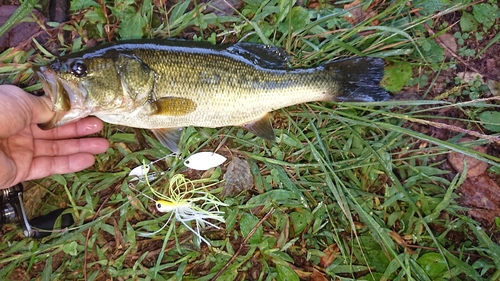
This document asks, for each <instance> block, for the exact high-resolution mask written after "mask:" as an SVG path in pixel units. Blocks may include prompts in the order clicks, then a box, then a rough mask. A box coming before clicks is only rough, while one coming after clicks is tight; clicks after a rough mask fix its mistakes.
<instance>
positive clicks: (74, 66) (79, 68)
mask: <svg viewBox="0 0 500 281" xmlns="http://www.w3.org/2000/svg"><path fill="white" fill-rule="evenodd" d="M69 67H70V69H71V73H73V75H75V76H76V77H83V76H85V75H86V74H87V66H86V65H85V63H84V62H83V61H81V60H75V61H73V62H71V63H70V65H69Z"/></svg>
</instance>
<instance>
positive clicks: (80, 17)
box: [0, 0, 500, 280]
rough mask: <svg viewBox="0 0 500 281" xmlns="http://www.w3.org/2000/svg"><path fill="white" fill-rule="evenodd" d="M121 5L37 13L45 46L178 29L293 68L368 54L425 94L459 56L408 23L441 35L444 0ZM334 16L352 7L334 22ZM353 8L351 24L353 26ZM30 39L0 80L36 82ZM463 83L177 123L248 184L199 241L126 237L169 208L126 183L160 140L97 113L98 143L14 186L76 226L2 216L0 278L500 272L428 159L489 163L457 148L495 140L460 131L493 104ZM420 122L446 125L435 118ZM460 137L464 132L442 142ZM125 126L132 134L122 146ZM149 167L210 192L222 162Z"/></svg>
mask: <svg viewBox="0 0 500 281" xmlns="http://www.w3.org/2000/svg"><path fill="white" fill-rule="evenodd" d="M133 3H135V2H134V1H126V0H122V1H115V2H114V3H107V4H106V7H107V9H105V10H103V9H102V8H103V5H102V4H100V2H99V1H97V2H93V1H83V0H74V1H72V2H71V5H72V6H71V7H72V13H74V15H75V17H74V19H73V20H72V21H70V22H69V23H68V24H65V25H58V24H56V23H52V24H50V25H51V26H55V28H58V29H59V30H60V31H61V32H62V31H63V30H65V31H67V32H69V33H70V34H71V36H72V37H74V38H75V40H72V43H68V42H66V41H64V42H63V37H62V36H59V37H57V38H56V40H60V41H61V42H60V43H62V44H61V48H60V49H59V50H58V52H59V53H69V52H72V51H76V50H78V49H80V48H83V46H85V45H86V44H87V43H88V42H92V41H94V42H96V41H97V42H100V41H107V40H112V41H114V40H119V39H126V38H141V37H182V38H188V39H190V40H203V41H209V42H213V43H215V42H217V43H220V42H224V43H230V42H235V41H238V40H243V41H250V42H262V43H266V44H273V45H276V46H280V47H282V48H284V49H285V50H286V51H287V52H288V53H289V54H290V55H291V57H292V60H291V62H290V63H291V64H292V65H294V66H312V65H317V64H319V63H322V62H325V61H328V60H330V59H334V58H338V57H345V56H352V55H371V56H377V57H382V58H384V59H385V60H386V61H387V62H388V68H390V67H396V69H398V70H400V71H401V72H402V73H405V72H408V73H409V74H410V75H406V76H405V75H397V74H394V73H392V74H391V72H390V71H388V74H387V75H388V76H387V77H386V79H385V80H384V86H385V87H388V88H391V89H393V91H396V93H395V95H398V94H399V93H398V92H399V91H400V90H401V89H414V88H415V87H419V89H418V90H419V94H420V96H426V97H428V96H429V93H430V92H431V89H432V87H433V85H434V84H435V83H437V82H436V81H437V80H436V79H437V77H438V75H435V74H436V73H437V74H439V73H442V72H445V71H447V70H449V69H453V68H456V65H457V64H459V63H458V62H457V61H455V60H453V59H452V60H445V57H444V50H443V49H442V47H441V46H440V45H439V44H436V41H435V40H434V38H433V37H432V36H431V35H429V33H427V32H426V29H425V26H424V24H426V25H430V26H432V27H433V28H434V30H435V31H437V33H439V32H446V31H447V30H448V29H449V27H448V26H444V25H443V26H440V24H442V21H441V19H442V17H443V16H446V15H447V14H451V13H456V15H460V14H462V13H464V12H465V11H470V9H471V7H470V5H471V3H470V2H468V1H462V2H461V3H460V4H456V5H453V6H451V5H446V4H439V3H441V2H435V1H420V2H419V1H417V2H414V4H413V5H408V4H407V3H408V2H407V1H394V2H391V3H389V2H382V3H380V2H374V1H364V2H362V3H361V4H358V5H357V6H356V5H355V6H352V7H350V8H345V7H344V6H343V5H340V4H338V5H332V4H330V3H329V2H327V1H318V2H311V3H310V2H305V3H306V4H307V5H303V6H295V5H293V3H294V2H293V1H278V0H269V1H264V2H261V1H253V0H247V1H245V5H244V6H243V7H242V8H241V9H239V10H236V11H235V13H234V15H230V14H228V13H227V11H226V12H224V13H222V15H220V16H216V15H215V14H214V13H213V12H204V11H206V8H207V7H210V4H208V6H205V5H203V4H195V3H190V2H179V3H177V4H173V5H170V2H168V3H167V4H168V5H165V6H158V5H157V3H156V2H152V1H148V0H146V1H142V2H141V4H140V5H137V4H134V5H130V4H133ZM215 9H216V10H217V8H215ZM346 9H347V10H346ZM359 9H361V10H359ZM347 12H350V13H351V14H353V15H355V16H353V17H352V18H346V17H345V16H346V15H347V14H346V13H347ZM359 13H361V14H359ZM363 15H366V16H367V17H366V19H364V20H361V21H359V22H357V21H356V20H357V19H360V17H361V16H363ZM471 15H474V14H473V13H471ZM495 21H496V24H497V25H495V24H493V25H491V26H489V23H488V26H489V27H488V28H489V29H488V30H490V31H493V30H498V19H495ZM481 22H488V21H487V20H483V19H482V21H477V24H478V25H479V26H481V27H483V26H484V24H481ZM485 28H486V27H485ZM497 37H498V36H495V37H493V38H492V39H491V40H498V38H497ZM495 38H496V39H495ZM486 46H491V44H489V43H488V44H487V45H486ZM481 51H483V50H481ZM33 52H34V51H28V52H26V51H21V50H16V49H8V50H6V51H5V52H3V53H2V54H0V61H1V62H2V64H1V68H0V72H1V73H3V74H2V76H1V77H0V78H1V79H2V83H16V84H20V85H25V86H26V87H27V90H30V91H32V90H36V89H40V86H39V84H34V85H31V84H30V82H29V81H31V80H30V79H31V77H32V71H31V69H30V68H29V65H30V64H31V63H35V64H40V63H44V62H46V61H47V59H48V58H47V55H46V54H44V53H41V52H40V51H36V52H35V53H33ZM59 53H57V54H55V55H59ZM441 53H442V54H443V55H439V54H441ZM434 75H435V77H434ZM401 77H406V78H401ZM426 77H427V78H426ZM405 79H406V80H405ZM401 80H403V81H401ZM28 85H29V86H28ZM472 86H474V85H471V86H463V85H462V84H461V86H460V87H461V88H459V90H454V91H453V92H452V93H451V94H450V93H449V92H448V94H446V92H445V93H442V95H439V96H437V99H431V98H428V99H426V100H424V99H421V98H418V99H415V100H411V101H398V100H394V101H389V102H383V103H376V104H356V103H352V104H349V103H340V104H332V103H329V104H324V103H321V104H320V103H310V104H303V105H298V106H295V107H291V108H287V109H283V110H279V111H276V112H274V113H273V119H274V123H275V128H276V133H277V135H278V139H279V141H278V143H276V144H272V143H268V142H266V141H264V140H262V139H260V138H257V137H255V136H254V135H252V134H250V133H247V132H246V131H245V130H243V129H241V128H220V129H209V128H187V129H186V131H185V133H184V136H183V138H182V142H183V151H182V153H181V155H182V156H183V157H186V156H187V155H190V154H191V153H194V152H195V151H204V150H207V151H213V150H214V149H215V148H217V147H220V149H219V150H218V153H220V154H223V155H225V156H228V157H229V158H231V157H234V156H237V157H240V158H242V159H245V160H246V161H247V162H248V164H249V168H250V171H251V173H252V175H253V178H254V182H255V185H254V187H253V188H252V189H251V190H248V191H245V192H242V193H240V194H237V195H234V196H228V197H226V198H224V199H223V200H224V203H226V204H227V205H228V206H227V207H221V208H220V209H221V210H222V211H224V212H225V215H224V217H225V223H224V224H222V223H218V224H217V225H218V226H219V227H221V229H220V230H217V229H213V228H211V229H207V230H205V231H203V232H202V235H203V236H204V237H205V238H207V239H208V240H210V241H211V246H210V247H208V246H207V245H206V244H203V243H202V244H201V245H200V246H198V243H197V241H196V238H195V236H194V235H193V234H192V233H191V232H190V231H188V230H187V229H186V227H185V226H184V225H182V224H180V223H176V224H171V225H169V227H166V228H165V229H163V230H162V231H160V232H158V234H157V235H154V236H152V237H141V236H139V235H138V233H139V232H143V231H144V230H149V231H150V232H152V231H155V230H157V229H158V228H159V227H161V226H162V225H163V224H165V222H166V221H167V220H168V218H169V214H159V213H158V212H156V211H155V210H154V205H153V204H152V203H151V201H150V200H149V199H148V198H146V197H144V196H140V195H137V193H135V192H133V190H130V188H129V187H128V180H129V178H127V175H128V173H129V172H130V170H131V169H133V168H134V167H137V166H139V165H142V164H143V161H146V162H150V161H154V160H156V159H159V158H162V157H164V156H165V155H167V154H168V153H169V152H168V151H167V150H166V149H165V148H163V147H162V146H161V145H160V144H159V143H158V142H157V141H156V140H155V139H154V138H153V137H151V136H150V135H149V134H148V133H147V132H145V131H143V130H132V129H130V128H123V127H117V126H106V128H105V129H104V131H103V132H102V135H103V136H104V137H106V138H108V139H109V140H110V141H111V143H112V146H111V148H110V149H109V150H108V151H107V152H106V153H105V154H102V155H98V156H97V163H96V164H95V166H94V167H92V168H91V169H88V170H86V171H82V172H79V173H75V174H68V175H55V176H52V177H51V178H49V179H45V180H41V181H36V182H32V183H30V185H31V186H32V187H31V190H30V191H33V190H42V191H43V192H44V195H43V198H44V201H43V203H39V204H38V205H37V206H35V207H32V206H27V207H28V208H33V209H37V210H38V212H37V215H40V214H45V213H47V212H49V211H50V210H53V209H57V208H62V207H64V208H66V207H67V208H69V212H71V213H73V215H74V217H75V219H76V224H75V226H74V227H72V228H71V229H69V230H68V231H66V232H61V233H54V234H52V235H51V236H50V237H48V238H44V239H42V240H35V239H24V238H22V232H21V231H20V230H18V229H12V230H11V231H6V232H4V235H3V236H2V237H1V240H0V278H1V279H2V280H8V279H21V278H24V279H30V278H38V279H41V280H49V279H52V280H70V279H76V280H81V279H85V280H105V279H112V280H114V279H116V280H181V279H183V280H212V279H213V278H214V277H216V276H218V279H217V280H299V279H303V280H307V279H308V278H309V279H310V280H496V279H497V278H499V277H498V276H499V275H500V271H499V268H500V247H499V245H498V240H497V239H498V237H499V236H498V235H497V234H498V233H499V229H498V226H497V227H496V228H493V229H484V228H483V227H481V226H482V225H481V224H480V222H478V221H475V220H474V219H472V218H471V217H469V215H468V213H467V211H468V209H467V208H466V207H463V206H460V205H459V204H458V202H459V199H460V194H459V193H457V192H456V190H457V188H458V187H459V186H460V185H461V184H462V183H463V182H464V180H466V174H465V173H461V174H460V173H459V174H456V173H455V172H453V171H452V170H451V168H446V165H444V164H445V163H446V155H447V154H448V153H449V152H450V151H456V152H460V153H463V154H466V155H469V156H471V157H474V158H476V159H480V160H482V161H485V162H488V163H489V164H490V167H491V168H490V170H491V171H492V172H495V171H497V173H498V168H499V167H500V159H499V158H497V157H496V156H494V155H488V154H482V153H479V152H477V151H475V150H473V149H472V148H471V147H472V146H474V145H477V144H486V143H488V142H489V141H495V140H496V138H498V134H496V133H495V132H493V133H484V132H480V131H478V130H474V128H475V126H483V125H485V124H489V123H488V122H491V121H487V120H482V119H481V118H480V117H479V116H480V113H481V112H485V111H491V112H495V111H497V110H498V108H497V107H498V106H497V105H496V102H497V100H496V99H495V98H490V99H480V98H485V97H486V94H485V93H484V92H480V91H479V90H476V92H477V93H479V94H480V96H479V97H477V99H471V98H470V93H471V92H473V91H471V87H472ZM410 87H413V88H410ZM476 88H477V89H479V88H480V87H476ZM464 90H468V91H469V92H465V91H464ZM473 90H474V89H473ZM451 109H453V110H457V111H459V112H461V113H463V114H459V115H458V117H454V118H452V117H446V116H436V112H438V111H439V110H451ZM436 120H438V121H439V120H444V121H457V122H459V123H460V124H462V125H461V126H451V125H450V126H448V127H445V128H443V127H442V126H444V125H442V123H441V122H438V121H436ZM496 122H497V121H496ZM493 123H494V121H493ZM446 124H448V123H446ZM496 124H498V122H497V123H496ZM417 125H420V126H426V127H431V128H432V127H436V126H437V128H438V129H440V130H444V129H451V131H452V132H453V137H451V138H449V139H448V140H442V139H440V138H437V137H433V136H429V135H427V134H425V133H424V132H422V130H418V129H416V128H418V126H417ZM490 125H495V124H490ZM439 126H441V127H439ZM490 132H491V131H490ZM471 133H472V134H476V136H479V138H478V139H477V140H476V141H473V142H472V143H466V144H464V143H458V140H459V139H460V137H462V136H464V135H466V134H471ZM137 138H139V139H141V140H143V141H142V142H139V144H138V142H137ZM143 143H145V145H143ZM151 168H152V171H156V172H157V173H160V172H164V175H162V176H160V177H159V178H158V179H155V180H153V181H151V183H150V184H151V186H152V188H154V189H156V190H159V191H160V192H161V191H162V190H164V189H165V188H166V186H167V185H168V182H169V179H170V178H172V177H173V176H174V175H176V174H179V173H183V174H184V175H185V176H186V177H187V178H190V179H192V180H198V179H206V180H207V181H208V180H216V181H220V184H218V185H217V186H215V187H212V188H209V189H207V190H206V192H209V193H210V194H213V195H216V196H218V195H220V193H221V191H222V189H223V186H224V183H223V181H222V180H223V175H224V174H225V173H226V166H223V167H222V168H216V169H215V170H211V171H208V172H205V173H202V172H194V171H192V170H187V169H186V168H185V167H184V166H183V164H182V160H180V159H177V158H174V157H167V158H166V159H165V160H164V161H159V162H157V163H155V165H152V167H151ZM137 188H140V189H147V186H146V185H145V184H138V185H137ZM30 191H28V195H27V196H29V192H30ZM198 242H199V241H198Z"/></svg>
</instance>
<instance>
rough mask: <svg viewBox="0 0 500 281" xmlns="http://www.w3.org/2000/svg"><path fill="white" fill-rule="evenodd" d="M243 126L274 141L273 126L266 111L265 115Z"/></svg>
mask: <svg viewBox="0 0 500 281" xmlns="http://www.w3.org/2000/svg"><path fill="white" fill-rule="evenodd" d="M243 127H244V128H245V129H247V130H248V131H250V132H252V133H254V134H255V135H257V136H259V137H261V138H263V139H265V140H268V141H270V142H276V135H275V134H274V130H273V126H272V125H271V119H270V118H269V113H266V115H264V116H263V117H262V118H260V119H258V120H255V121H253V122H252V123H249V124H246V125H244V126H243Z"/></svg>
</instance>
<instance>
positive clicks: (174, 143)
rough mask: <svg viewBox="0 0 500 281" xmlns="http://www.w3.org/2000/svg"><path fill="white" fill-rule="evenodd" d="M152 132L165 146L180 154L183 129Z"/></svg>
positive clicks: (165, 129)
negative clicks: (179, 145)
mask: <svg viewBox="0 0 500 281" xmlns="http://www.w3.org/2000/svg"><path fill="white" fill-rule="evenodd" d="M151 131H153V134H154V135H155V136H156V138H157V139H158V141H159V142H160V143H161V144H163V146H165V147H166V148H168V149H170V150H171V151H172V152H173V153H178V152H179V147H178V144H179V141H180V140H181V136H182V131H183V128H163V129H154V130H151Z"/></svg>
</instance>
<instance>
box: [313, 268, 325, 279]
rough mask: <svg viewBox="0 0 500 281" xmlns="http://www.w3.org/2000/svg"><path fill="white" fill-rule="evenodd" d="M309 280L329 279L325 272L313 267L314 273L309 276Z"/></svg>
mask: <svg viewBox="0 0 500 281" xmlns="http://www.w3.org/2000/svg"><path fill="white" fill-rule="evenodd" d="M309 281H328V279H327V278H326V277H325V274H323V273H321V272H319V270H317V269H313V273H312V274H311V275H310V276H309Z"/></svg>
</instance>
